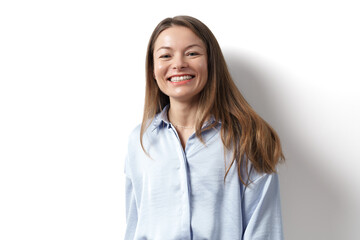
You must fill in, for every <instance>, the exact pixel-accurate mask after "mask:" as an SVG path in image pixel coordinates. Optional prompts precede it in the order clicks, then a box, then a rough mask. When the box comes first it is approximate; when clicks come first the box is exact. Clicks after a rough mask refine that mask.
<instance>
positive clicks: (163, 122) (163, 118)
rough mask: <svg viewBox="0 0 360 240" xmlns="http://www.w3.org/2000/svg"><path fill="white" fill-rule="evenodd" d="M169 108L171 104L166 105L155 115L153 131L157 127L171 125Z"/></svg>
mask: <svg viewBox="0 0 360 240" xmlns="http://www.w3.org/2000/svg"><path fill="white" fill-rule="evenodd" d="M168 109H169V104H168V105H166V106H165V107H164V108H163V110H162V111H161V112H159V113H157V114H156V115H155V118H154V121H153V123H152V131H154V130H155V129H159V128H161V127H166V126H167V127H169V126H170V122H169V119H168V117H167V112H168Z"/></svg>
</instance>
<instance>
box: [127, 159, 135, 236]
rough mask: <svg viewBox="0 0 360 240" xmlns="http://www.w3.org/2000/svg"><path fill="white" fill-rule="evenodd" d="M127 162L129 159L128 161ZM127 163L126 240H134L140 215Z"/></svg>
mask: <svg viewBox="0 0 360 240" xmlns="http://www.w3.org/2000/svg"><path fill="white" fill-rule="evenodd" d="M126 161H127V159H126ZM126 161H125V171H124V172H125V178H126V179H125V199H126V206H125V207H126V231H125V238H124V239H125V240H130V239H131V240H132V239H134V235H135V231H136V226H137V221H138V213H137V207H136V201H135V194H134V188H133V184H132V180H131V178H130V176H129V175H130V174H129V173H128V174H127V171H126Z"/></svg>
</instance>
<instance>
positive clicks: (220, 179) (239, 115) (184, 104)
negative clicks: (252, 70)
mask: <svg viewBox="0 0 360 240" xmlns="http://www.w3.org/2000/svg"><path fill="white" fill-rule="evenodd" d="M283 159H284V157H283V154H282V150H281V145H280V141H279V138H278V136H277V134H276V132H275V131H274V130H273V129H272V128H271V127H270V126H269V125H268V124H267V123H266V122H265V121H264V120H263V119H262V118H261V117H260V116H259V115H258V114H256V113H255V112H254V110H253V109H252V108H251V107H250V105H249V104H248V103H247V102H246V100H245V99H244V98H243V96H242V95H241V94H240V92H239V91H238V89H237V88H236V86H235V84H234V82H233V80H232V78H231V76H230V74H229V72H228V70H227V66H226V63H225V60H224V57H223V55H222V53H221V49H220V46H219V44H218V42H217V41H216V38H215V37H214V35H213V34H212V33H211V31H210V30H209V29H208V28H207V27H206V26H205V25H204V24H203V23H202V22H200V21H199V20H197V19H195V18H193V17H189V16H177V17H174V18H166V19H164V20H163V21H162V22H160V23H159V24H158V26H157V27H156V28H155V30H154V32H153V34H152V36H151V37H150V41H149V45H148V51H147V58H146V92H145V107H144V116H143V122H142V124H141V125H139V126H138V127H137V128H136V129H135V130H134V131H133V132H132V134H131V135H130V138H129V145H128V155H127V158H126V161H125V174H126V210H127V211H126V217H127V226H126V235H125V239H156V240H162V239H164V240H165V239H166V240H168V239H224V240H227V239H231V240H232V239H244V240H250V239H283V235H282V220H281V206H280V199H279V182H278V176H277V174H276V165H277V164H278V162H279V161H280V160H283Z"/></svg>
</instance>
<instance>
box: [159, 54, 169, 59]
mask: <svg viewBox="0 0 360 240" xmlns="http://www.w3.org/2000/svg"><path fill="white" fill-rule="evenodd" d="M169 57H170V55H169V54H164V55H161V56H160V58H169Z"/></svg>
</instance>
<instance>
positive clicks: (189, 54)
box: [188, 52, 199, 57]
mask: <svg viewBox="0 0 360 240" xmlns="http://www.w3.org/2000/svg"><path fill="white" fill-rule="evenodd" d="M196 55H199V54H198V53H197V52H189V53H188V56H191V57H192V56H196Z"/></svg>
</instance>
